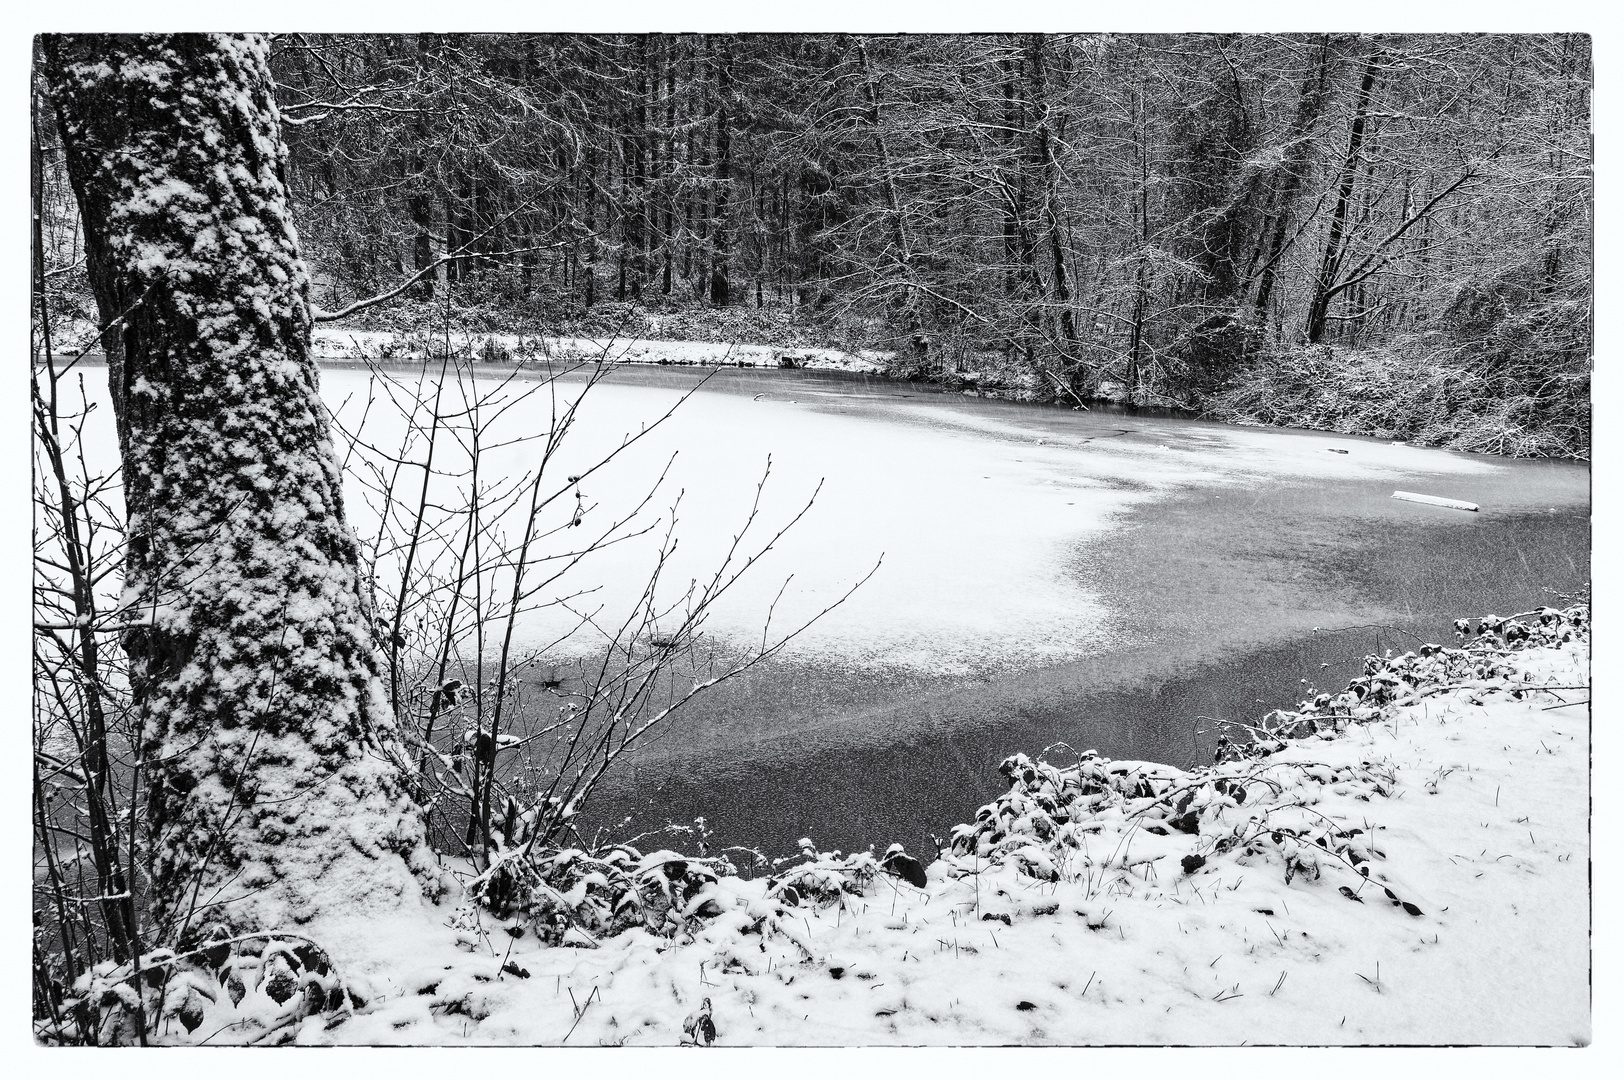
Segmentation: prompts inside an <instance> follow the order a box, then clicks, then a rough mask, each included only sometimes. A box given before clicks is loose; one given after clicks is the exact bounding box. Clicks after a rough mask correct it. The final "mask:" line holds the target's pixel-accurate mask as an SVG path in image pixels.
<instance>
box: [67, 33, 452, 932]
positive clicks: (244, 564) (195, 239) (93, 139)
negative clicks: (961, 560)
mask: <svg viewBox="0 0 1624 1080" xmlns="http://www.w3.org/2000/svg"><path fill="white" fill-rule="evenodd" d="M42 51H43V54H44V57H45V65H44V67H45V72H46V75H47V79H48V82H49V84H50V88H51V93H52V97H53V99H54V104H55V107H56V111H57V119H58V123H59V125H60V128H61V131H62V136H63V140H64V143H65V149H66V154H67V165H68V173H69V176H70V179H71V181H72V184H73V188H74V193H75V195H76V196H77V197H78V200H79V205H80V208H81V211H82V214H83V222H84V232H85V242H86V247H87V255H88V268H89V274H90V279H91V284H92V287H93V290H94V292H95V296H96V302H97V305H98V307H99V309H100V312H101V316H102V319H103V320H104V323H106V322H109V321H111V320H113V319H115V318H119V317H122V318H123V321H122V323H121V324H120V325H119V326H118V327H117V328H116V329H114V330H113V331H111V332H110V333H112V334H115V335H116V336H117V337H118V338H119V341H120V345H121V348H122V354H123V357H124V366H123V371H122V372H121V374H120V377H119V378H117V379H116V380H115V385H114V386H113V387H112V392H113V396H114V398H115V399H116V400H119V401H121V402H122V407H123V411H124V415H125V418H126V425H127V428H128V438H127V441H126V443H125V445H124V447H123V458H124V484H125V500H126V506H127V514H128V518H129V530H128V534H129V548H128V552H127V554H126V563H125V585H126V589H125V597H126V599H127V607H128V608H129V610H130V615H131V621H139V622H140V626H139V627H138V628H136V629H132V630H129V631H127V633H126V638H125V647H126V649H127V651H128V653H129V656H130V661H131V668H132V674H131V681H132V692H133V695H134V699H135V702H136V706H137V708H138V709H139V712H140V716H141V719H142V723H143V741H144V751H145V755H146V759H147V761H148V763H149V768H150V769H151V773H152V775H151V779H152V791H151V803H150V814H151V819H150V825H151V827H152V830H153V836H154V837H155V840H154V843H153V850H152V893H153V895H152V900H153V906H154V912H155V915H156V916H157V921H158V938H159V940H166V941H173V942H180V943H186V942H190V941H195V940H198V939H199V938H201V937H203V936H205V935H207V934H209V933H212V932H241V931H247V930H261V929H268V928H273V927H277V926H287V925H291V924H294V923H302V922H306V921H309V920H311V919H314V918H317V917H320V916H323V915H344V916H351V917H353V916H361V917H365V916H367V915H370V914H375V913H378V912H381V911H384V910H387V909H391V908H395V907H397V906H399V905H403V904H405V905H415V904H416V903H417V901H418V897H419V895H420V884H419V883H420V882H427V881H432V880H434V877H435V870H434V866H433V861H432V857H431V855H430V853H429V851H428V848H427V846H426V844H425V842H424V838H423V832H422V825H421V822H420V820H419V816H418V810H417V807H416V806H415V805H414V804H413V802H412V800H411V799H410V798H409V797H408V796H407V794H406V792H405V790H404V787H403V775H404V769H403V762H402V761H401V758H400V755H399V753H398V750H397V748H396V744H395V733H394V720H393V718H392V717H391V716H390V715H389V711H388V708H387V705H386V703H385V700H384V696H383V690H382V685H381V681H380V679H379V676H378V670H377V661H376V657H375V655H374V652H373V626H372V618H371V613H370V611H369V610H368V608H367V604H366V601H365V599H364V594H363V590H362V587H361V580H360V568H359V559H358V555H359V552H358V547H357V543H356V540H355V536H354V534H353V532H352V531H351V529H350V528H349V526H348V524H347V523H346V521H345V518H344V507H343V500H342V490H341V478H340V474H339V468H338V462H337V459H336V457H335V456H334V453H333V449H332V443H331V439H330V435H329V420H328V416H327V412H326V410H325V408H324V407H323V405H322V403H321V400H320V398H319V397H318V395H317V373H316V368H315V365H314V363H313V362H312V361H311V359H310V355H309V338H310V311H309V301H308V290H309V279H308V277H307V275H306V271H305V266H304V262H303V260H302V258H301V257H300V254H299V246H298V241H297V239H296V237H295V235H294V231H293V225H292V222H291V221H290V219H289V213H288V203H287V195H286V186H285V182H284V170H285V161H286V150H285V148H284V146H283V143H282V137H281V132H280V122H279V119H278V115H277V110H276V105H275V103H274V101H273V98H272V86H271V78H270V73H269V70H268V67H267V53H268V49H267V46H266V43H265V42H264V40H263V39H261V38H257V37H252V36H237V35H198V34H180V35H172V36H171V35H140V36H130V35H74V36H66V37H46V38H44V39H43V41H42Z"/></svg>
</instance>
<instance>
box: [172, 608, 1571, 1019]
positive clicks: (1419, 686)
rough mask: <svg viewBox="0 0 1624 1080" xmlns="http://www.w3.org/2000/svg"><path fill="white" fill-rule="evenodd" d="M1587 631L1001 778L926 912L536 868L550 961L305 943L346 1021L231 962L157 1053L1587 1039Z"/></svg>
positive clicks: (1567, 630)
mask: <svg viewBox="0 0 1624 1080" xmlns="http://www.w3.org/2000/svg"><path fill="white" fill-rule="evenodd" d="M1587 616H1588V613H1587V612H1585V611H1584V609H1575V610H1573V611H1570V612H1569V613H1567V614H1566V615H1565V616H1560V617H1559V616H1555V615H1554V614H1552V613H1542V614H1541V616H1540V617H1539V618H1537V619H1533V620H1525V621H1524V622H1522V623H1518V624H1500V623H1498V621H1496V622H1495V623H1490V624H1488V630H1489V632H1488V633H1487V634H1485V635H1484V636H1483V637H1481V638H1479V639H1478V640H1476V641H1474V642H1473V643H1472V645H1470V646H1469V647H1468V648H1466V649H1444V650H1437V649H1430V648H1429V649H1423V650H1419V652H1418V653H1417V654H1406V655H1405V656H1402V657H1394V658H1374V659H1373V660H1372V662H1371V663H1370V664H1369V665H1368V667H1367V674H1366V676H1364V677H1363V678H1361V679H1358V680H1355V683H1354V685H1352V686H1350V688H1349V689H1348V690H1347V691H1345V692H1343V693H1342V694H1338V695H1334V696H1332V695H1326V696H1323V697H1321V698H1318V699H1315V700H1314V701H1312V702H1308V703H1305V709H1304V710H1303V711H1302V712H1299V713H1295V714H1287V715H1284V716H1277V717H1275V718H1274V721H1275V722H1274V725H1273V727H1272V728H1271V730H1272V731H1275V732H1279V731H1282V730H1285V731H1287V732H1288V733H1290V734H1292V735H1295V736H1302V737H1295V738H1290V739H1279V738H1276V737H1275V736H1274V735H1272V734H1271V735H1268V736H1264V737H1261V738H1258V739H1254V738H1253V737H1252V736H1250V735H1249V736H1248V737H1247V738H1245V739H1243V740H1237V742H1236V743H1235V744H1234V747H1233V750H1232V752H1230V753H1229V754H1227V755H1226V756H1227V757H1228V758H1229V760H1226V761H1223V762H1220V763H1219V764H1217V765H1214V766H1212V767H1210V768H1206V769H1202V770H1197V771H1194V772H1190V773H1185V772H1181V771H1179V770H1175V769H1170V768H1167V767H1165V766H1158V765H1152V764H1147V763H1142V762H1120V761H1119V762H1110V761H1105V760H1103V759H1100V758H1097V757H1094V756H1092V755H1083V756H1082V758H1081V759H1080V760H1079V759H1076V758H1075V757H1074V759H1073V760H1074V761H1075V762H1076V763H1075V764H1073V765H1071V766H1069V767H1067V768H1056V767H1054V766H1050V765H1046V764H1042V763H1034V762H1031V761H1029V760H1027V759H1025V758H1024V757H1021V756H1016V757H1013V758H1011V759H1010V760H1009V761H1008V762H1006V764H1005V770H1006V774H1007V775H1008V776H1009V777H1010V779H1011V788H1010V791H1009V793H1008V794H1006V795H1005V796H1003V797H1001V798H1000V799H999V800H998V801H997V802H995V803H993V804H990V805H989V806H987V807H984V808H982V810H981V811H980V813H979V814H978V815H977V817H976V819H975V820H974V821H973V822H972V823H970V824H967V825H964V826H960V827H959V828H958V829H957V830H955V832H954V834H953V835H952V836H951V837H950V838H944V839H945V843H946V846H947V850H946V851H945V852H944V853H943V855H942V857H941V858H939V859H936V860H935V861H934V862H932V863H931V865H930V866H929V867H928V869H927V872H926V877H925V881H924V887H923V888H914V887H912V886H911V885H909V884H908V883H907V882H906V880H905V878H906V877H907V874H906V873H901V874H892V873H886V872H885V871H884V870H883V869H882V868H881V867H880V866H879V865H877V862H876V860H875V858H874V856H873V855H872V854H870V853H863V854H861V855H859V856H857V857H855V858H853V857H840V856H838V855H836V854H833V853H830V854H818V853H813V854H812V855H811V856H809V857H808V858H807V859H806V860H804V861H802V862H800V863H797V864H794V865H790V866H785V867H780V868H778V869H777V870H776V872H775V876H773V877H770V878H769V877H756V878H754V879H742V878H739V877H736V876H727V875H725V874H724V875H722V876H720V877H714V878H713V877H712V876H711V874H710V873H709V872H708V871H707V870H706V868H705V864H704V863H703V862H702V861H701V860H697V859H695V860H684V859H681V858H680V857H678V856H675V855H673V854H671V853H669V852H665V853H655V854H653V855H648V856H643V857H641V858H640V859H636V860H632V859H631V857H630V855H621V856H617V855H615V854H614V853H609V854H608V855H607V856H606V861H598V862H596V865H597V866H601V867H603V868H604V869H606V870H608V871H609V874H610V876H613V877H615V878H617V879H620V880H632V881H635V882H636V883H637V892H638V894H639V896H638V898H637V899H636V900H635V901H633V902H632V903H631V907H633V908H635V909H636V910H635V912H633V914H632V916H628V915H627V901H626V896H625V895H624V894H622V896H621V900H620V902H618V903H615V902H612V893H613V890H612V888H609V887H608V886H610V885H611V884H612V883H611V882H610V881H608V880H606V878H605V875H604V874H603V873H601V872H599V871H597V870H595V869H592V866H591V864H592V863H593V862H594V861H593V860H588V859H586V857H585V856H583V855H582V853H579V852H574V853H571V852H563V853H559V855H558V856H557V857H555V858H554V859H552V860H550V861H549V862H547V863H546V864H544V866H543V873H544V874H545V875H546V876H547V877H548V880H550V881H552V882H554V883H556V884H557V885H559V886H560V887H561V888H560V890H559V891H549V890H548V889H543V888H541V887H540V886H538V887H537V888H536V890H535V892H534V893H532V894H531V895H530V900H529V902H528V910H529V912H530V913H531V915H532V916H534V915H535V913H536V912H539V911H552V912H553V913H554V917H556V915H557V914H558V913H561V912H565V911H567V912H570V913H571V914H570V917H569V918H568V920H566V922H565V923H564V924H561V925H562V926H563V929H564V933H563V939H562V941H563V943H562V945H561V946H560V945H551V944H548V943H547V942H545V941H542V940H539V939H538V933H542V934H547V933H548V927H549V926H551V925H553V922H552V921H551V920H550V919H549V918H545V917H543V918H524V917H519V916H516V915H514V914H512V913H509V914H507V915H505V916H504V917H493V915H492V914H491V913H490V912H489V911H485V910H476V909H475V908H474V907H473V906H472V905H470V904H468V903H467V902H466V900H465V901H464V902H463V903H462V904H461V906H458V905H457V904H456V903H455V902H451V903H448V904H447V905H445V906H443V907H440V908H434V909H429V908H425V909H424V910H423V911H422V912H421V913H420V914H414V915H412V916H411V917H403V918H402V919H400V920H399V921H398V922H396V923H394V924H391V925H379V924H377V923H373V924H367V925H345V924H344V923H343V922H342V921H340V920H338V919H329V920H325V921H323V922H321V923H319V924H316V925H313V926H311V927H307V928H305V932H307V933H309V934H311V935H312V936H313V937H315V938H317V939H318V940H320V941H321V942H322V943H323V945H324V946H325V947H326V948H327V949H328V951H329V952H330V954H331V956H332V957H333V959H334V961H335V962H336V963H337V965H338V967H339V969H340V970H342V971H343V972H345V973H346V975H347V977H348V978H349V980H350V984H351V985H352V986H353V987H355V988H357V989H358V990H359V992H360V996H361V997H362V998H363V999H364V1000H365V1002H366V1003H365V1005H364V1006H363V1007H362V1008H360V1009H359V1010H357V1011H355V1012H353V1014H352V1013H350V1012H347V1011H344V1010H340V1011H338V1012H335V1013H328V1014H325V1015H318V1016H309V1017H307V1018H305V1019H303V1020H302V1021H296V1022H294V1023H289V1024H287V1025H286V1026H283V1027H281V1028H280V1030H277V1027H276V1025H277V1019H276V1018H277V1017H278V1016H281V1017H283V1018H291V1017H296V1016H297V1015H298V1012H297V1010H298V1009H299V1007H300V1006H299V1004H298V1003H299V1001H300V1000H301V999H300V998H299V997H297V996H294V997H290V998H287V1000H286V1001H285V1003H284V1004H283V1005H281V1006H277V1005H274V1004H273V1002H272V1001H271V1000H270V998H268V997H266V996H265V992H264V990H263V988H262V987H260V986H256V985H255V983H254V978H253V976H254V974H255V970H256V969H255V968H254V967H253V965H252V962H249V964H248V967H247V968H246V972H247V975H248V978H247V979H246V980H245V983H244V987H243V988H244V989H245V990H246V995H245V996H242V997H241V1003H240V1006H237V1007H233V1006H232V1004H231V1003H230V1002H228V1001H226V1000H225V998H224V996H221V997H220V1000H219V1001H217V1002H213V1003H209V1004H207V1005H204V1004H203V1003H202V1002H201V1001H199V1003H198V1011H197V1013H196V1014H195V1018H196V1019H198V1020H199V1023H197V1024H196V1030H195V1032H194V1034H193V1036H191V1037H190V1038H186V1039H184V1040H183V1041H195V1040H200V1039H202V1038H204V1037H210V1038H211V1039H212V1041H214V1042H220V1041H239V1040H242V1039H246V1038H251V1037H256V1036H261V1037H262V1036H263V1035H265V1034H267V1033H269V1032H274V1033H275V1034H274V1036H273V1037H276V1038H286V1039H297V1041H300V1042H341V1043H395V1044H426V1043H446V1042H464V1041H467V1042H479V1043H509V1044H537V1043H545V1044H556V1043H561V1042H567V1043H569V1044H571V1045H576V1044H588V1045H590V1044H595V1043H611V1044H619V1043H631V1044H656V1045H671V1044H675V1043H678V1042H679V1041H681V1040H682V1039H683V1038H684V1033H683V1029H684V1021H685V1020H689V1019H693V1018H695V1017H696V1016H697V1014H698V1013H700V1012H701V1011H702V1009H703V1004H702V1003H703V1002H705V1001H706V1000H707V999H708V1000H709V1002H710V1011H709V1015H710V1017H711V1021H712V1023H713V1024H714V1027H715V1029H716V1031H717V1041H718V1042H719V1043H721V1044H726V1045H749V1044H801V1045H806V1044H874V1043H900V1044H922V1043H946V1044H966V1043H991V1044H1010V1043H1017V1044H1035V1043H1058V1044H1101V1043H1105V1044H1145V1043H1150V1044H1165V1043H1200V1044H1209V1043H1210V1044H1220V1043H1221V1044H1229V1043H1242V1042H1245V1043H1287V1044H1326V1043H1401V1044H1403V1043H1493V1044H1526V1043H1536V1044H1561V1045H1570V1044H1582V1043H1586V1042H1588V1041H1589V1038H1590V1005H1589V982H1588V966H1589V938H1588V934H1589V911H1588V901H1589V894H1588V881H1587V873H1588V854H1589V846H1588V836H1587V831H1586V824H1587V822H1586V814H1587V799H1586V797H1585V796H1586V790H1587V785H1588V773H1587V767H1588V737H1587V720H1588V710H1587V708H1586V703H1587V698H1588V692H1587V689H1586V687H1587V686H1588V682H1589V670H1588V666H1589V646H1588V640H1587V637H1586V633H1585V626H1586V624H1587V621H1588V618H1587ZM1497 626H1498V629H1496V627H1497ZM1525 632H1526V633H1527V634H1528V635H1529V636H1528V637H1524V636H1523V635H1524V633H1525ZM1524 645H1526V646H1527V647H1526V648H1523V647H1522V646H1524ZM1057 760H1058V758H1057ZM882 842H883V841H882ZM617 858H618V859H620V860H621V861H620V862H619V863H618V864H616V859H617ZM881 861H883V857H882V859H881ZM611 864H614V865H611ZM570 867H576V869H575V870H574V871H571V870H570V869H569V868H570ZM892 868H893V869H895V870H899V871H906V870H907V869H908V868H907V867H906V866H905V865H903V864H900V863H893V864H892ZM622 872H623V873H622ZM571 880H573V881H574V886H573V887H572V888H570V889H569V890H568V892H567V893H565V892H563V891H562V886H564V885H566V884H568V883H569V882H570V881H571ZM662 896H663V899H662ZM594 912H596V913H597V914H594ZM600 916H601V917H602V918H604V919H605V920H606V921H609V922H611V923H612V922H614V921H616V920H626V921H631V922H634V923H639V925H637V926H635V928H633V929H630V930H627V931H625V932H622V933H619V934H614V935H610V934H607V933H604V932H603V931H604V929H605V928H604V927H596V928H594V926H593V923H594V922H595V920H597V919H598V918H599V917H600ZM538 924H539V928H538ZM510 928H512V929H516V930H518V934H517V935H515V934H514V933H513V932H512V930H511V929H510ZM276 963H282V961H280V960H279V961H276ZM266 966H267V967H269V966H271V965H269V964H267V965H266ZM279 974H280V973H279ZM284 997H287V995H284ZM245 1020H247V1021H248V1022H247V1023H246V1024H245V1023H243V1021H245ZM227 1024H241V1025H242V1026H239V1027H235V1028H232V1029H230V1030H226V1025H227ZM171 1029H172V1030H171V1035H172V1037H175V1038H177V1039H180V1038H182V1036H181V1029H180V1027H179V1026H177V1025H173V1024H172V1025H171ZM267 1029H269V1032H268V1030H267Z"/></svg>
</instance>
